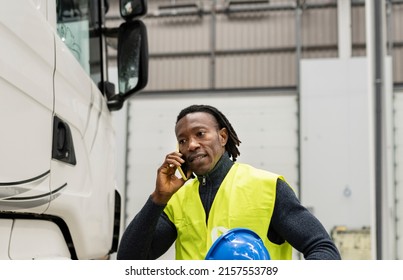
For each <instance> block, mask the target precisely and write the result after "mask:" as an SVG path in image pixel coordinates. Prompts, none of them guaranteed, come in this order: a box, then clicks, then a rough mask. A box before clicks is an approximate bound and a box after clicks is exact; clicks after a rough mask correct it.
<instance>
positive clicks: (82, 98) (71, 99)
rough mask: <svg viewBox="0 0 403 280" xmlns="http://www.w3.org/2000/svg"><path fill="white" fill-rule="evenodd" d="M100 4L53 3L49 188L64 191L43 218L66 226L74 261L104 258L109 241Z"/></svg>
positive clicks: (108, 140) (109, 152) (110, 187)
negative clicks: (51, 217) (54, 218)
mask: <svg viewBox="0 0 403 280" xmlns="http://www.w3.org/2000/svg"><path fill="white" fill-rule="evenodd" d="M101 2H102V1H93V0H69V1H58V5H57V33H58V38H57V39H56V40H55V46H56V50H55V52H56V56H55V58H56V69H55V75H54V84H55V124H57V125H55V132H54V139H56V142H58V141H59V142H60V143H59V144H56V145H54V150H53V152H54V155H53V160H52V163H51V170H52V172H51V181H52V184H51V185H52V189H53V190H54V191H57V190H58V189H57V188H60V186H64V189H63V191H62V193H61V195H60V196H59V197H58V198H57V199H55V200H53V201H52V202H51V204H50V206H49V208H48V209H47V212H46V214H49V215H54V216H58V217H60V218H62V219H63V221H64V222H65V223H66V224H67V226H68V228H69V231H70V234H71V236H72V239H73V243H74V246H75V248H76V252H77V255H78V257H79V258H93V257H94V256H97V257H99V256H105V255H106V254H107V253H108V250H110V248H111V242H112V239H113V238H112V233H113V232H112V230H113V213H114V212H113V210H114V208H113V203H114V191H115V189H114V188H115V185H114V181H113V179H114V177H113V176H114V170H113V168H114V162H113V160H112V161H111V158H112V159H113V157H114V153H113V152H114V150H113V146H114V142H113V139H114V138H113V137H112V135H113V134H112V133H113V129H112V126H111V116H110V112H109V111H108V108H107V105H106V101H105V99H104V97H103V95H102V94H101V92H100V90H99V89H98V87H97V83H98V82H99V81H101V77H102V75H101V72H102V69H104V67H103V62H102V61H103V54H102V53H103V45H102V40H101V39H102V38H101V36H102V32H100V27H101V25H100V24H99V18H100V17H99V12H100V11H101V10H102V9H101V8H100V7H99V6H98V4H99V3H101ZM59 129H60V131H58V130H59ZM110 165H111V166H112V167H111V168H109V166H110ZM101 233H102V234H101Z"/></svg>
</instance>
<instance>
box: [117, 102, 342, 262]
mask: <svg viewBox="0 0 403 280" xmlns="http://www.w3.org/2000/svg"><path fill="white" fill-rule="evenodd" d="M175 134H176V137H177V140H178V147H179V149H178V151H175V152H172V153H170V154H168V155H167V156H166V157H165V160H164V162H163V163H162V165H161V166H160V168H159V169H158V173H157V180H156V187H155V190H154V192H153V193H152V194H151V196H150V198H149V199H148V200H147V202H146V204H145V205H144V207H143V208H142V210H141V211H140V212H139V213H138V214H137V215H136V217H135V218H134V219H133V221H132V222H131V223H130V224H129V226H128V227H127V229H126V230H125V232H124V234H123V236H122V240H121V243H120V246H119V250H118V254H117V259H156V258H158V257H160V256H161V255H162V254H164V253H165V252H166V251H167V250H168V249H169V248H170V247H171V245H172V244H173V243H174V242H175V241H176V242H175V251H176V259H204V258H205V256H206V254H207V252H208V250H209V248H210V246H211V245H212V244H213V243H214V241H215V239H217V238H218V237H219V236H220V234H221V233H223V232H225V231H226V230H230V229H232V228H237V227H242V228H248V229H250V230H252V231H254V232H255V233H257V234H258V235H259V236H260V238H261V239H262V240H263V242H264V244H265V246H266V248H267V249H268V251H269V253H270V256H271V259H291V258H292V247H294V248H295V249H297V250H298V251H299V252H301V253H303V255H304V258H305V259H340V254H339V252H338V250H337V248H336V246H335V245H334V243H333V241H332V240H331V238H330V236H329V234H328V233H327V232H326V230H325V229H324V227H323V226H322V224H321V223H320V222H319V220H318V219H316V218H315V217H314V216H313V215H312V214H311V213H310V212H309V211H308V210H307V209H306V208H304V207H303V206H302V205H301V204H300V202H299V201H298V199H297V197H296V195H295V194H294V192H293V190H292V188H291V187H290V186H289V185H288V184H287V183H286V181H285V180H284V178H283V177H281V176H279V175H277V174H273V173H271V172H268V171H264V170H260V169H256V168H254V167H252V166H249V165H246V164H241V163H237V162H236V159H237V156H239V155H240V152H239V150H238V146H239V144H240V143H241V141H240V140H239V139H238V136H237V134H236V132H235V130H234V129H233V127H232V125H231V123H230V122H229V121H228V119H227V118H226V117H225V116H224V115H223V114H222V113H221V112H220V111H219V110H217V109H216V108H214V107H212V106H208V105H192V106H189V107H187V108H185V109H183V110H182V111H181V112H180V113H179V115H178V117H177V121H176V126H175ZM181 167H184V169H185V170H186V174H185V175H186V177H188V178H189V177H193V176H192V174H194V175H195V177H194V178H191V179H189V180H187V181H186V180H185V179H184V178H178V177H177V176H176V175H175V174H176V170H177V169H178V168H181ZM185 167H186V168H185Z"/></svg>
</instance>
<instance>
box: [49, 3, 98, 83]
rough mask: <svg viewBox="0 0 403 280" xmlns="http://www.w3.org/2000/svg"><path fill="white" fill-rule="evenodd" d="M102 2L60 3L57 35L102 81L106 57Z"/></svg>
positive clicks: (87, 69)
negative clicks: (102, 42)
mask: <svg viewBox="0 0 403 280" xmlns="http://www.w3.org/2000/svg"><path fill="white" fill-rule="evenodd" d="M97 3H101V1H93V0H58V1H57V4H56V9H57V33H58V35H59V37H60V38H61V39H62V41H63V42H64V43H65V44H66V46H67V47H68V48H69V49H70V51H71V52H72V54H73V55H74V57H75V58H76V59H77V61H78V62H79V63H80V64H81V66H82V67H83V68H84V69H85V71H86V72H87V73H88V75H90V76H91V78H92V80H93V81H94V82H95V83H96V84H98V82H99V81H100V80H101V72H102V63H101V59H102V54H101V37H100V36H101V32H97V31H98V30H100V25H99V21H98V16H97V15H98V11H99V9H98V7H97V6H94V5H96V4H97Z"/></svg>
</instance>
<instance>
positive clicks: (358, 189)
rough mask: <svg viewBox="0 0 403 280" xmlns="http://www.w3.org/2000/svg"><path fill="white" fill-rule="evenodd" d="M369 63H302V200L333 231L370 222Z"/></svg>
mask: <svg viewBox="0 0 403 280" xmlns="http://www.w3.org/2000/svg"><path fill="white" fill-rule="evenodd" d="M366 67H367V63H366V60H365V59H364V58H355V59H349V60H339V59H328V60H303V61H302V62H301V73H302V74H301V190H302V191H301V199H302V202H303V203H305V204H306V205H308V206H311V207H312V210H313V212H314V214H315V215H316V216H317V217H318V218H319V219H320V220H321V221H322V222H323V224H324V226H325V228H326V229H327V230H328V231H330V230H331V229H332V228H333V227H334V226H347V227H349V228H361V227H364V226H366V227H368V226H370V218H371V203H370V192H371V189H370V176H371V174H372V172H373V171H371V170H370V164H369V162H370V161H369V151H370V140H369V139H370V135H369V133H370V130H369V99H368V98H369V96H368V94H367V85H368V82H367V71H366Z"/></svg>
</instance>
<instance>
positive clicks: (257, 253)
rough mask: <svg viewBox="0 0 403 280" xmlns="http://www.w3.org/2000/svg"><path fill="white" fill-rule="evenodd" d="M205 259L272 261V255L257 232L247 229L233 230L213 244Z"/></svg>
mask: <svg viewBox="0 0 403 280" xmlns="http://www.w3.org/2000/svg"><path fill="white" fill-rule="evenodd" d="M205 259H206V260H270V254H269V252H268V251H267V249H266V247H265V246H264V244H263V240H262V239H261V238H260V237H259V235H257V234H256V233H255V232H253V231H252V230H250V229H247V228H233V229H231V230H229V231H227V232H225V233H224V234H222V235H221V236H220V237H219V238H218V239H217V240H216V241H215V242H214V243H213V245H212V246H211V248H210V250H209V251H208V252H207V255H206V258H205Z"/></svg>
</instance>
